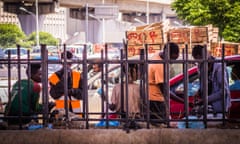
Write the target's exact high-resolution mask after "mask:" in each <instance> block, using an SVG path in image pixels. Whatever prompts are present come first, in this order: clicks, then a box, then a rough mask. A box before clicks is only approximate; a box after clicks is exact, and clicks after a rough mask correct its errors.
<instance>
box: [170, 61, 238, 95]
mask: <svg viewBox="0 0 240 144" xmlns="http://www.w3.org/2000/svg"><path fill="white" fill-rule="evenodd" d="M232 67H233V65H229V66H227V72H228V77H229V86H230V87H231V85H233V84H234V80H233V79H232V77H231V72H232ZM199 88H200V81H199V77H198V76H196V75H195V76H190V77H189V82H188V96H193V95H194V94H195V93H196V92H197V91H198V89H199ZM173 91H174V92H175V93H176V94H182V95H183V94H184V83H183V80H182V81H181V82H180V83H179V84H177V85H176V86H174V88H173Z"/></svg>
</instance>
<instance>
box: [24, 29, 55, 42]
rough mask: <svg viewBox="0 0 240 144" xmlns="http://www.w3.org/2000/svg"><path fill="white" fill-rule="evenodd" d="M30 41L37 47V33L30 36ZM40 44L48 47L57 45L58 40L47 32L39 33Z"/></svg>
mask: <svg viewBox="0 0 240 144" xmlns="http://www.w3.org/2000/svg"><path fill="white" fill-rule="evenodd" d="M28 41H29V42H30V43H31V44H32V45H36V44H37V42H36V32H32V33H31V34H30V35H29V36H28ZM39 43H40V44H46V45H57V43H58V39H56V38H54V37H53V36H52V35H51V34H50V33H47V32H39Z"/></svg>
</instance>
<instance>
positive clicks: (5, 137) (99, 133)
mask: <svg viewBox="0 0 240 144" xmlns="http://www.w3.org/2000/svg"><path fill="white" fill-rule="evenodd" d="M0 139H1V144H16V143H17V144H33V143H34V144H79V143H81V144H115V143H118V144H134V143H137V144H145V143H147V144H156V143H161V144H203V143H204V144H215V143H216V144H226V143H230V144H238V143H239V141H240V130H239V129H198V130H196V129H140V130H136V131H134V130H131V131H130V132H129V133H127V132H126V131H124V130H119V129H89V130H87V129H80V130H72V129H71V130H62V129H61V130H59V129H57V130H46V129H41V130H34V131H27V130H22V131H19V130H2V131H0Z"/></svg>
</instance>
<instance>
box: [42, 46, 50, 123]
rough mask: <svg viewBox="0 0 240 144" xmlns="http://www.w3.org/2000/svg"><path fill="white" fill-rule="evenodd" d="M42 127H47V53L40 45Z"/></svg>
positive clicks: (44, 47)
mask: <svg viewBox="0 0 240 144" xmlns="http://www.w3.org/2000/svg"><path fill="white" fill-rule="evenodd" d="M41 57H42V61H41V65H42V103H43V126H44V127H47V126H48V112H49V109H48V51H47V49H46V45H41Z"/></svg>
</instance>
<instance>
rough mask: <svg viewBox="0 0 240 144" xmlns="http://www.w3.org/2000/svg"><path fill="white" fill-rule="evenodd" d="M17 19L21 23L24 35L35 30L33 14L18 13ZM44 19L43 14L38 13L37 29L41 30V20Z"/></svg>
mask: <svg viewBox="0 0 240 144" xmlns="http://www.w3.org/2000/svg"><path fill="white" fill-rule="evenodd" d="M17 16H18V19H19V22H20V24H21V28H22V30H23V31H24V33H25V34H26V35H29V34H31V33H32V32H35V31H36V19H35V16H33V15H26V14H18V15H17ZM44 19H45V15H39V19H38V21H39V31H41V29H42V27H43V21H44Z"/></svg>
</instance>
